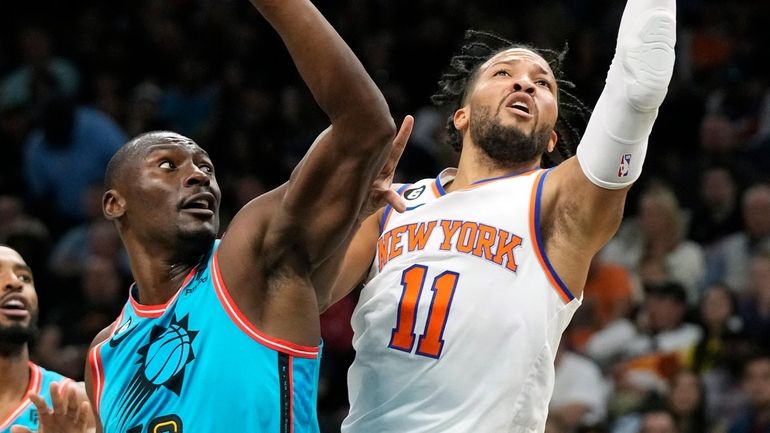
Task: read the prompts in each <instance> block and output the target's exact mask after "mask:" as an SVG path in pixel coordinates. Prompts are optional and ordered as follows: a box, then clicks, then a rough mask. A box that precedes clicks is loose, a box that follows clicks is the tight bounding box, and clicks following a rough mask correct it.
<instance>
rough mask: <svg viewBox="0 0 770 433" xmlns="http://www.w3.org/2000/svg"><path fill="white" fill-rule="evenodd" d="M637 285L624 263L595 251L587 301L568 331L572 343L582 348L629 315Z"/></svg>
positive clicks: (586, 285)
mask: <svg viewBox="0 0 770 433" xmlns="http://www.w3.org/2000/svg"><path fill="white" fill-rule="evenodd" d="M637 285H638V282H637V281H634V278H633V276H632V274H631V273H630V272H628V271H627V270H626V269H625V268H624V267H622V266H620V265H617V264H614V263H608V262H606V261H605V260H604V259H603V258H602V255H601V254H597V255H595V256H594V258H593V259H592V260H591V266H590V267H589V268H588V278H587V279H586V284H585V288H584V289H583V305H581V307H580V309H579V310H578V311H577V312H575V318H574V319H573V320H572V322H571V323H570V329H569V332H568V333H567V334H565V338H568V339H569V343H570V345H571V347H572V348H574V349H575V350H577V351H579V352H582V351H583V349H584V346H585V343H586V342H587V341H588V339H589V338H590V337H591V335H593V334H594V333H595V332H597V331H600V330H602V329H604V328H606V327H607V326H610V325H611V324H612V323H614V322H615V321H618V320H625V319H627V318H628V317H629V316H630V314H631V311H632V310H633V308H634V306H635V302H634V298H635V296H634V292H635V289H634V287H635V286H637ZM638 290H639V291H641V288H639V289H638Z"/></svg>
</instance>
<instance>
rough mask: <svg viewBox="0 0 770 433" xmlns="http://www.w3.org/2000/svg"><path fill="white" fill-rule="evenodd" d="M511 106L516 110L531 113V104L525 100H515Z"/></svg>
mask: <svg viewBox="0 0 770 433" xmlns="http://www.w3.org/2000/svg"><path fill="white" fill-rule="evenodd" d="M510 107H511V108H513V109H514V110H519V111H522V112H524V113H526V114H529V106H528V105H527V104H525V103H523V102H518V101H517V102H514V103H513V104H511V105H510Z"/></svg>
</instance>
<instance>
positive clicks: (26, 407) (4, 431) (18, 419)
mask: <svg viewBox="0 0 770 433" xmlns="http://www.w3.org/2000/svg"><path fill="white" fill-rule="evenodd" d="M53 382H59V383H60V384H62V385H64V384H66V383H67V382H72V380H71V379H68V378H66V377H64V376H62V375H61V374H59V373H54V372H53V371H48V370H46V369H45V368H43V367H40V366H39V365H35V364H33V363H31V362H30V363H29V385H28V386H27V391H26V392H25V393H24V397H23V399H22V400H21V402H19V405H18V406H16V408H15V409H13V410H12V411H11V412H10V413H8V414H0V433H10V432H11V427H12V426H15V425H20V426H24V427H27V428H28V429H30V430H32V431H36V430H37V423H38V414H37V408H36V407H35V405H34V404H32V401H31V400H30V399H29V398H27V394H29V393H30V392H33V393H35V394H38V395H40V396H42V397H43V398H44V399H45V402H46V403H47V404H48V407H53V404H52V403H51V394H50V392H49V388H50V386H51V384H52V383H53Z"/></svg>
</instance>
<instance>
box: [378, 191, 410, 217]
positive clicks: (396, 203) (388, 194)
mask: <svg viewBox="0 0 770 433" xmlns="http://www.w3.org/2000/svg"><path fill="white" fill-rule="evenodd" d="M383 199H384V200H385V202H386V203H388V204H389V205H391V206H393V209H395V210H396V212H398V213H403V212H404V211H406V201H404V198H403V197H401V195H400V194H399V193H397V192H396V191H393V190H392V189H389V190H387V191H385V192H384V193H383Z"/></svg>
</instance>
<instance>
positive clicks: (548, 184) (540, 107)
mask: <svg viewBox="0 0 770 433" xmlns="http://www.w3.org/2000/svg"><path fill="white" fill-rule="evenodd" d="M675 9H676V4H675V0H628V3H627V4H626V10H625V12H624V14H623V18H622V20H621V24H620V30H619V35H618V43H617V48H616V52H615V58H614V59H613V61H612V64H611V66H610V69H609V73H608V76H607V80H606V86H605V88H604V91H603V93H602V94H601V97H600V98H599V101H598V103H597V106H596V108H595V110H594V112H593V115H592V116H591V119H590V121H589V123H588V125H587V127H586V130H585V133H584V134H583V135H582V139H580V146H579V147H578V148H577V157H574V158H570V157H569V154H566V155H565V156H566V157H567V159H566V160H564V161H563V162H561V163H560V164H558V165H557V166H556V167H554V168H551V169H548V170H544V169H541V168H540V167H541V166H543V165H545V166H547V165H550V164H551V163H553V162H555V161H554V159H555V158H553V157H552V156H549V157H548V160H549V161H545V160H544V159H543V154H544V152H545V153H546V154H548V155H554V153H552V152H553V151H554V149H559V150H561V151H563V152H560V153H562V154H565V153H566V152H567V151H569V150H570V147H574V145H571V143H569V141H570V140H571V139H572V138H573V137H575V136H576V135H575V133H574V131H573V130H572V129H571V128H570V127H569V125H568V124H569V123H571V122H565V120H568V119H567V118H565V116H567V114H569V112H570V111H574V110H571V108H575V106H576V104H575V103H574V99H572V98H571V97H570V96H569V95H568V94H567V93H566V92H565V91H564V87H565V84H568V83H566V82H564V81H563V80H562V79H561V77H560V73H559V68H558V57H557V58H555V59H553V60H552V61H548V60H547V58H550V57H554V56H552V54H554V53H553V52H548V51H543V50H535V49H532V48H526V47H517V46H511V45H510V43H509V42H507V41H506V44H505V45H507V46H505V47H495V46H491V45H490V41H492V42H498V45H499V42H500V39H499V38H496V37H492V36H491V35H487V34H478V33H473V34H470V37H471V40H469V41H468V43H467V44H466V46H465V47H464V48H463V50H462V51H461V53H460V54H459V55H458V56H456V57H454V58H453V59H452V66H451V70H450V71H448V73H447V74H445V75H444V76H443V77H442V81H441V82H440V86H441V88H440V90H439V93H438V94H437V95H436V96H434V101H436V102H439V103H441V104H442V105H450V106H451V108H452V111H453V113H452V116H451V117H450V122H449V125H448V126H450V127H451V130H450V138H452V137H454V138H456V142H457V144H459V145H461V148H462V151H461V157H460V162H459V166H458V168H457V169H447V170H445V171H444V172H442V173H441V174H440V175H439V176H438V178H436V179H427V180H422V181H419V182H416V183H414V184H411V185H405V186H402V187H401V188H400V192H401V193H402V195H403V198H404V200H405V202H406V211H405V212H403V213H397V212H392V209H391V208H390V207H386V208H385V209H381V210H379V211H377V212H376V213H375V214H373V215H372V216H370V217H369V218H368V219H366V220H365V221H364V222H363V223H362V224H361V227H360V228H359V231H358V233H357V234H356V235H355V237H354V238H353V240H352V243H351V245H350V247H349V249H348V250H347V256H346V262H345V265H344V267H343V272H342V273H341V275H340V277H339V279H338V280H337V281H338V282H337V285H336V287H335V289H334V291H333V293H332V295H331V298H330V299H329V303H331V302H334V301H335V300H337V299H339V298H340V297H342V296H344V295H345V294H346V293H348V292H349V291H350V290H351V289H352V288H354V287H355V286H357V285H358V284H359V283H361V282H365V286H364V287H363V289H362V292H361V294H360V300H359V302H358V306H357V308H356V310H355V312H354V315H353V319H352V324H353V330H354V332H355V336H354V339H353V345H354V348H355V350H356V358H355V361H354V363H353V365H352V367H351V369H350V372H349V388H350V404H351V409H350V414H349V415H348V417H347V418H346V419H345V421H344V424H343V428H342V431H343V432H361V433H370V432H378V433H380V432H397V433H403V432H410V433H419V432H444V433H446V432H494V433H498V432H527V433H530V432H543V430H544V428H545V420H546V417H547V408H548V401H549V399H550V397H551V393H552V389H553V380H554V365H553V364H554V355H555V353H556V349H557V346H558V344H559V340H560V338H561V334H562V332H563V330H564V328H565V327H566V326H567V324H568V322H569V321H570V319H571V318H572V315H573V314H574V312H575V310H576V309H577V308H578V306H579V305H580V300H581V299H582V289H583V285H584V284H585V280H586V275H587V272H588V267H589V263H590V261H591V258H592V256H593V255H594V254H595V253H596V252H598V251H599V249H600V248H601V247H602V246H603V245H604V244H605V243H606V242H607V241H608V240H609V239H610V238H611V237H612V235H613V234H614V233H615V231H616V229H617V227H618V225H619V224H620V221H621V217H622V213H623V206H624V201H625V198H626V193H627V191H628V189H629V187H630V186H631V184H632V183H633V182H634V181H635V180H636V179H637V178H638V177H639V175H640V173H641V168H642V162H643V161H644V157H645V152H646V148H647V140H648V136H649V134H650V131H651V129H652V126H653V122H654V120H655V118H656V116H657V113H658V107H659V106H660V104H661V103H662V102H663V99H664V97H665V94H666V91H667V87H668V83H669V81H670V78H671V75H672V71H673V65H674V43H675V36H676V34H675V33H676V32H675V23H676V19H675V14H676V11H675ZM555 71H556V73H555ZM452 105H453V106H452ZM577 136H579V135H577Z"/></svg>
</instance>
